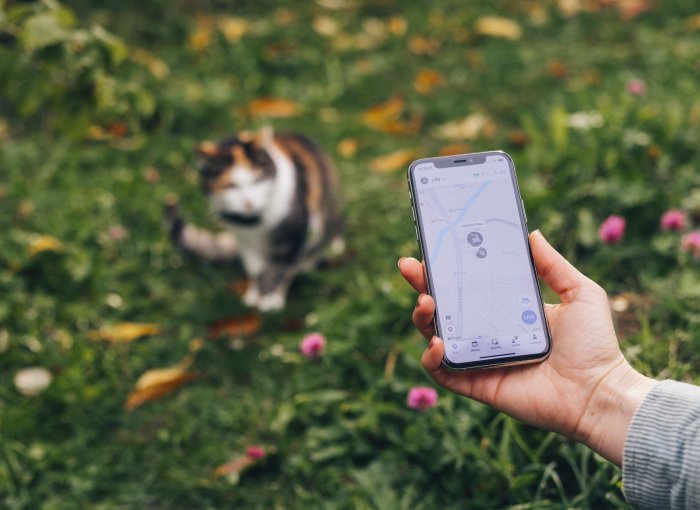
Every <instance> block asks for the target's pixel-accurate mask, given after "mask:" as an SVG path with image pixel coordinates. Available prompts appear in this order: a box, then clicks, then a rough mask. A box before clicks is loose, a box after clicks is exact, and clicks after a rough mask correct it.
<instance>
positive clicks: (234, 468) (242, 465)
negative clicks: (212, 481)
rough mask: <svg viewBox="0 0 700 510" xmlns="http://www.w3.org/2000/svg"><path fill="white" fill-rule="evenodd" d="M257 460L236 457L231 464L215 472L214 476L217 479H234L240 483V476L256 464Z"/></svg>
mask: <svg viewBox="0 0 700 510" xmlns="http://www.w3.org/2000/svg"><path fill="white" fill-rule="evenodd" d="M255 462H256V459H253V458H251V457H249V456H248V455H241V456H240V457H236V458H235V459H233V460H232V461H231V462H227V463H226V464H221V465H220V466H219V467H217V468H216V469H215V470H214V476H216V477H222V476H226V477H233V481H238V477H239V476H240V474H241V473H242V472H243V471H244V470H245V469H246V468H248V467H250V466H252V465H253V464H255Z"/></svg>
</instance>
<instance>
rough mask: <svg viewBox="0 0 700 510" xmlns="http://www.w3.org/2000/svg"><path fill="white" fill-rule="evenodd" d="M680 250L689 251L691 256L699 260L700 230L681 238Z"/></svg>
mask: <svg viewBox="0 0 700 510" xmlns="http://www.w3.org/2000/svg"><path fill="white" fill-rule="evenodd" d="M681 250H683V251H689V252H691V253H692V254H693V256H695V257H698V258H700V230H694V231H693V232H690V233H688V234H686V235H684V236H683V238H682V239H681Z"/></svg>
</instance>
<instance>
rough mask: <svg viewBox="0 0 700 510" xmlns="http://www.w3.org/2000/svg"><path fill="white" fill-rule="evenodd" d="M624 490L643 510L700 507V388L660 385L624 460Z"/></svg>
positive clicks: (644, 406) (643, 409)
mask: <svg viewBox="0 0 700 510" xmlns="http://www.w3.org/2000/svg"><path fill="white" fill-rule="evenodd" d="M622 484H623V487H622V490H623V493H624V494H625V497H626V498H627V501H629V502H630V503H631V504H632V506H634V507H635V508H638V509H647V508H649V509H657V508H667V509H669V510H670V509H680V508H698V505H700V387H697V386H693V385H691V384H685V383H680V382H676V381H661V382H659V383H657V384H655V385H654V387H653V388H652V389H651V391H650V392H649V393H648V394H647V396H646V397H645V398H644V400H643V401H642V403H641V404H640V405H639V407H638V408H637V411H636V412H635V414H634V417H633V418H632V423H631V424H630V428H629V432H628V433H627V438H626V440H625V447H624V451H623V459H622Z"/></svg>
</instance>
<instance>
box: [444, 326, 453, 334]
mask: <svg viewBox="0 0 700 510" xmlns="http://www.w3.org/2000/svg"><path fill="white" fill-rule="evenodd" d="M445 329H447V332H448V333H454V332H455V327H454V326H452V325H450V326H447V328H445Z"/></svg>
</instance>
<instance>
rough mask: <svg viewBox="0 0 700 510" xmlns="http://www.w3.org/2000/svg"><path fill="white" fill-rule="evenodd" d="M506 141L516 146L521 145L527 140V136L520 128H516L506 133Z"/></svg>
mask: <svg viewBox="0 0 700 510" xmlns="http://www.w3.org/2000/svg"><path fill="white" fill-rule="evenodd" d="M508 141H509V142H510V143H511V144H513V145H516V146H518V147H523V146H524V145H526V144H527V142H528V136H527V133H526V132H525V131H523V130H522V129H516V130H515V131H511V132H510V134H508Z"/></svg>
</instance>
